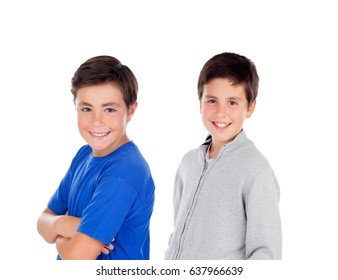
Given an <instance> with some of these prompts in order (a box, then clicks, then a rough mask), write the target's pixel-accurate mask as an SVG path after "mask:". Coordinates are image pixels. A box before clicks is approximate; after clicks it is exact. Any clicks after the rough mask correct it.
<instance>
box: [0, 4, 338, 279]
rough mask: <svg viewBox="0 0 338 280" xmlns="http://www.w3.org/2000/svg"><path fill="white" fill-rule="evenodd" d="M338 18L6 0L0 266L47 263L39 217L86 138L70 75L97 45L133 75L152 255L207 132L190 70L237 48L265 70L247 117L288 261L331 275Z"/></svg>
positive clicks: (325, 12)
mask: <svg viewBox="0 0 338 280" xmlns="http://www.w3.org/2000/svg"><path fill="white" fill-rule="evenodd" d="M337 26H338V20H337V8H335V5H334V1H278V2H277V1H226V0H224V1H215V0H208V1H101V0H96V1H53V2H52V1H36V0H31V1H10V2H9V1H8V2H6V3H4V1H2V2H1V4H0V31H1V34H0V36H1V44H0V50H1V51H0V63H1V64H0V71H1V72H0V82H1V83H0V86H1V87H0V91H1V110H0V117H1V138H0V139H1V147H2V153H1V177H0V178H1V198H0V199H1V204H0V207H1V209H0V210H1V212H0V215H1V232H0V234H1V238H0V242H1V260H2V267H3V268H4V269H3V270H2V271H1V272H3V271H4V270H5V268H7V269H8V270H10V271H12V274H11V275H16V276H17V275H18V274H19V275H20V273H22V274H24V275H27V274H29V273H37V270H36V269H32V266H29V268H27V267H26V266H24V264H26V263H32V262H33V264H35V265H38V267H46V266H47V267H48V266H50V264H51V263H53V262H54V259H55V256H56V250H55V247H54V245H49V244H47V243H45V242H44V241H43V240H42V238H41V237H40V236H39V235H38V233H37V231H36V221H37V218H38V216H39V215H40V213H41V211H42V210H43V209H44V208H45V206H46V203H47V201H48V199H49V197H50V196H51V194H52V193H53V192H54V190H55V188H56V187H57V186H58V184H59V181H60V180H61V178H62V176H63V175H64V173H65V171H66V169H67V168H68V166H69V164H70V161H71V159H72V157H73V156H74V154H75V153H76V151H77V150H78V148H79V147H80V146H81V145H83V144H84V142H83V140H82V139H81V138H80V136H79V134H78V131H77V126H76V115H75V110H74V106H73V103H72V95H71V93H70V79H71V77H72V75H73V73H74V71H75V70H76V69H77V67H78V66H79V65H80V64H81V63H82V62H84V61H85V60H86V59H88V58H90V57H92V56H96V55H101V54H107V55H112V56H115V57H117V58H118V59H119V60H121V62H122V63H123V64H126V65H128V66H129V67H130V68H131V69H132V71H133V72H134V73H135V75H136V77H137V78H138V82H139V98H138V100H139V107H138V109H137V111H136V114H135V115H134V118H133V120H132V122H131V123H130V125H129V128H128V131H129V136H130V137H131V138H132V139H133V140H134V141H135V143H136V144H137V145H138V146H139V148H140V150H141V151H142V153H143V155H144V156H145V157H146V159H147V160H148V162H149V164H150V166H151V169H152V173H153V176H154V179H155V182H156V186H157V189H156V202H155V208H154V214H153V217H152V223H151V238H152V243H151V259H152V260H154V261H158V260H163V258H164V252H165V250H166V247H167V241H168V237H169V234H170V232H171V230H172V205H171V199H172V187H173V180H174V176H175V172H176V168H177V166H178V164H179V161H180V159H181V157H182V156H183V154H184V153H185V152H187V151H188V150H189V149H192V148H195V147H197V146H198V145H199V144H201V142H202V141H203V140H204V137H205V136H206V131H205V129H204V127H203V125H202V122H201V117H200V113H199V103H198V98H197V89H196V84H197V78H198V74H199V71H200V70H201V68H202V66H203V64H204V63H205V62H206V61H207V60H208V59H209V58H211V57H212V56H213V55H215V54H217V53H220V52H224V51H231V52H236V53H239V54H243V55H245V56H247V57H248V58H250V59H252V60H253V61H254V63H255V64H256V66H257V69H258V73H259V76H260V89H259V95H258V99H257V106H256V110H255V112H254V114H253V116H252V118H251V119H249V120H247V121H246V123H245V129H246V131H247V134H248V136H249V137H250V138H251V139H252V140H254V142H255V143H256V145H257V146H258V148H259V149H260V150H261V151H262V152H263V153H264V154H265V156H266V157H267V158H268V159H269V161H270V163H271V165H272V166H273V168H274V170H275V172H276V174H277V177H278V179H279V182H280V185H281V202H280V208H281V216H282V223H283V238H284V246H283V251H284V254H283V261H282V262H283V266H286V267H289V269H291V268H292V269H295V267H298V266H300V267H302V270H301V271H302V273H304V274H309V275H313V271H314V270H315V271H316V273H318V275H323V273H324V274H325V273H329V272H330V274H332V273H331V271H333V272H334V268H332V267H331V264H334V263H336V261H337V249H338V247H337V242H336V240H337V236H338V230H337V216H336V214H337V210H338V209H337V201H336V200H337V187H338V184H337V182H336V178H337V176H336V174H337V157H338V152H337V144H336V143H337V141H338V136H337V135H338V133H337V124H336V123H337V113H336V111H337V109H336V108H337V105H338V97H337V96H338V89H337V80H338V78H337V74H338V71H337V65H338V55H337V49H338V43H337V39H336V38H337ZM210 230H212V229H210ZM205 238H208V236H205ZM17 262H19V265H18V263H17ZM309 263H310V264H314V265H313V266H307V264H309ZM5 264H6V265H5ZM20 265H22V268H21V269H20V267H19V266H20ZM305 267H307V269H305V270H304V268H305ZM33 268H34V266H33ZM309 268H311V269H309ZM296 270H297V271H298V269H296ZM13 271H15V273H18V274H14V272H13ZM283 273H285V275H289V276H290V275H292V273H295V271H294V270H293V271H292V272H291V271H287V272H286V271H285V270H284V271H283ZM289 273H291V274H289ZM298 273H299V271H298ZM16 276H15V277H14V278H15V279H17V278H16ZM32 276H34V275H32Z"/></svg>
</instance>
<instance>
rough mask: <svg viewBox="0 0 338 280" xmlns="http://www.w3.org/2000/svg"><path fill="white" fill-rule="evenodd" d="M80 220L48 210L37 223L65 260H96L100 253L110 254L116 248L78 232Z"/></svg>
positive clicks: (42, 233) (39, 229) (42, 234)
mask: <svg viewBox="0 0 338 280" xmlns="http://www.w3.org/2000/svg"><path fill="white" fill-rule="evenodd" d="M79 224H80V218H77V217H72V216H68V215H67V214H66V215H56V214H55V213H54V212H52V211H51V210H50V209H49V208H46V209H45V210H44V211H43V213H42V214H41V215H40V217H39V219H38V222H37V229H38V232H39V233H40V235H41V236H42V237H43V238H44V239H45V240H46V241H47V242H48V243H56V249H57V251H58V253H59V255H60V257H61V258H62V259H64V260H67V259H73V260H95V259H96V257H97V256H98V255H99V254H100V253H104V254H108V253H109V251H110V250H112V249H113V248H114V247H113V245H110V246H108V247H107V246H105V245H104V244H103V243H102V242H101V241H98V240H97V239H94V238H92V237H90V236H88V235H85V234H83V233H80V232H77V231H76V230H77V228H78V226H79Z"/></svg>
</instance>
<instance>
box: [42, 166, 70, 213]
mask: <svg viewBox="0 0 338 280" xmlns="http://www.w3.org/2000/svg"><path fill="white" fill-rule="evenodd" d="M70 177H71V169H70V168H69V169H68V171H67V173H66V175H65V176H64V177H63V179H62V181H61V183H60V185H59V187H58V188H57V189H56V191H55V192H54V194H53V195H52V197H51V198H50V200H49V202H48V204H47V206H48V208H49V209H50V210H52V211H53V212H54V213H55V214H57V215H63V214H65V213H66V212H67V210H68V196H69V185H70Z"/></svg>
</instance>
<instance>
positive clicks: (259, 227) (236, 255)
mask: <svg viewBox="0 0 338 280" xmlns="http://www.w3.org/2000/svg"><path fill="white" fill-rule="evenodd" d="M258 83H259V77H258V74H257V71H256V67H255V65H254V64H253V63H252V61H251V60H249V59H247V58H246V57H244V56H241V55H238V54H234V53H221V54H218V55H216V56H214V57H212V58H211V59H210V60H209V61H207V62H206V64H205V65H204V67H203V69H202V70H201V72H200V76H199V80H198V96H199V100H200V110H201V114H202V120H203V124H204V126H205V127H206V129H207V130H208V132H209V134H210V135H209V136H208V137H207V139H206V141H205V143H204V144H202V145H201V146H200V147H199V148H197V149H194V150H191V151H190V152H188V153H187V154H186V155H185V156H184V157H183V159H182V161H181V163H180V166H179V168H178V171H177V175H176V178H175V187H174V231H173V233H172V234H171V236H170V240H169V247H168V249H167V251H166V255H165V259H171V260H172V259H182V260H183V259H215V260H216V259H232V260H236V259H239V260H240V259H242V260H243V259H265V260H267V259H281V256H282V230H281V220H280V214H279V196H280V193H279V185H278V182H277V179H276V177H275V174H274V172H273V170H272V168H271V167H270V165H269V163H268V161H267V160H266V158H265V157H264V156H263V155H262V154H261V153H260V152H259V151H258V149H257V148H256V147H255V145H254V143H253V142H252V141H251V140H250V139H249V138H248V137H247V136H246V134H245V132H244V131H243V128H242V127H243V123H244V120H245V119H246V118H249V117H250V116H251V115H252V113H253V111H254V109H255V105H256V97H257V93H258Z"/></svg>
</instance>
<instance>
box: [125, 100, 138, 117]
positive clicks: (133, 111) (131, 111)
mask: <svg viewBox="0 0 338 280" xmlns="http://www.w3.org/2000/svg"><path fill="white" fill-rule="evenodd" d="M136 108H137V101H135V102H134V104H132V105H130V107H129V109H128V115H127V122H130V121H131V118H132V117H133V115H134V113H135V111H136Z"/></svg>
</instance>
